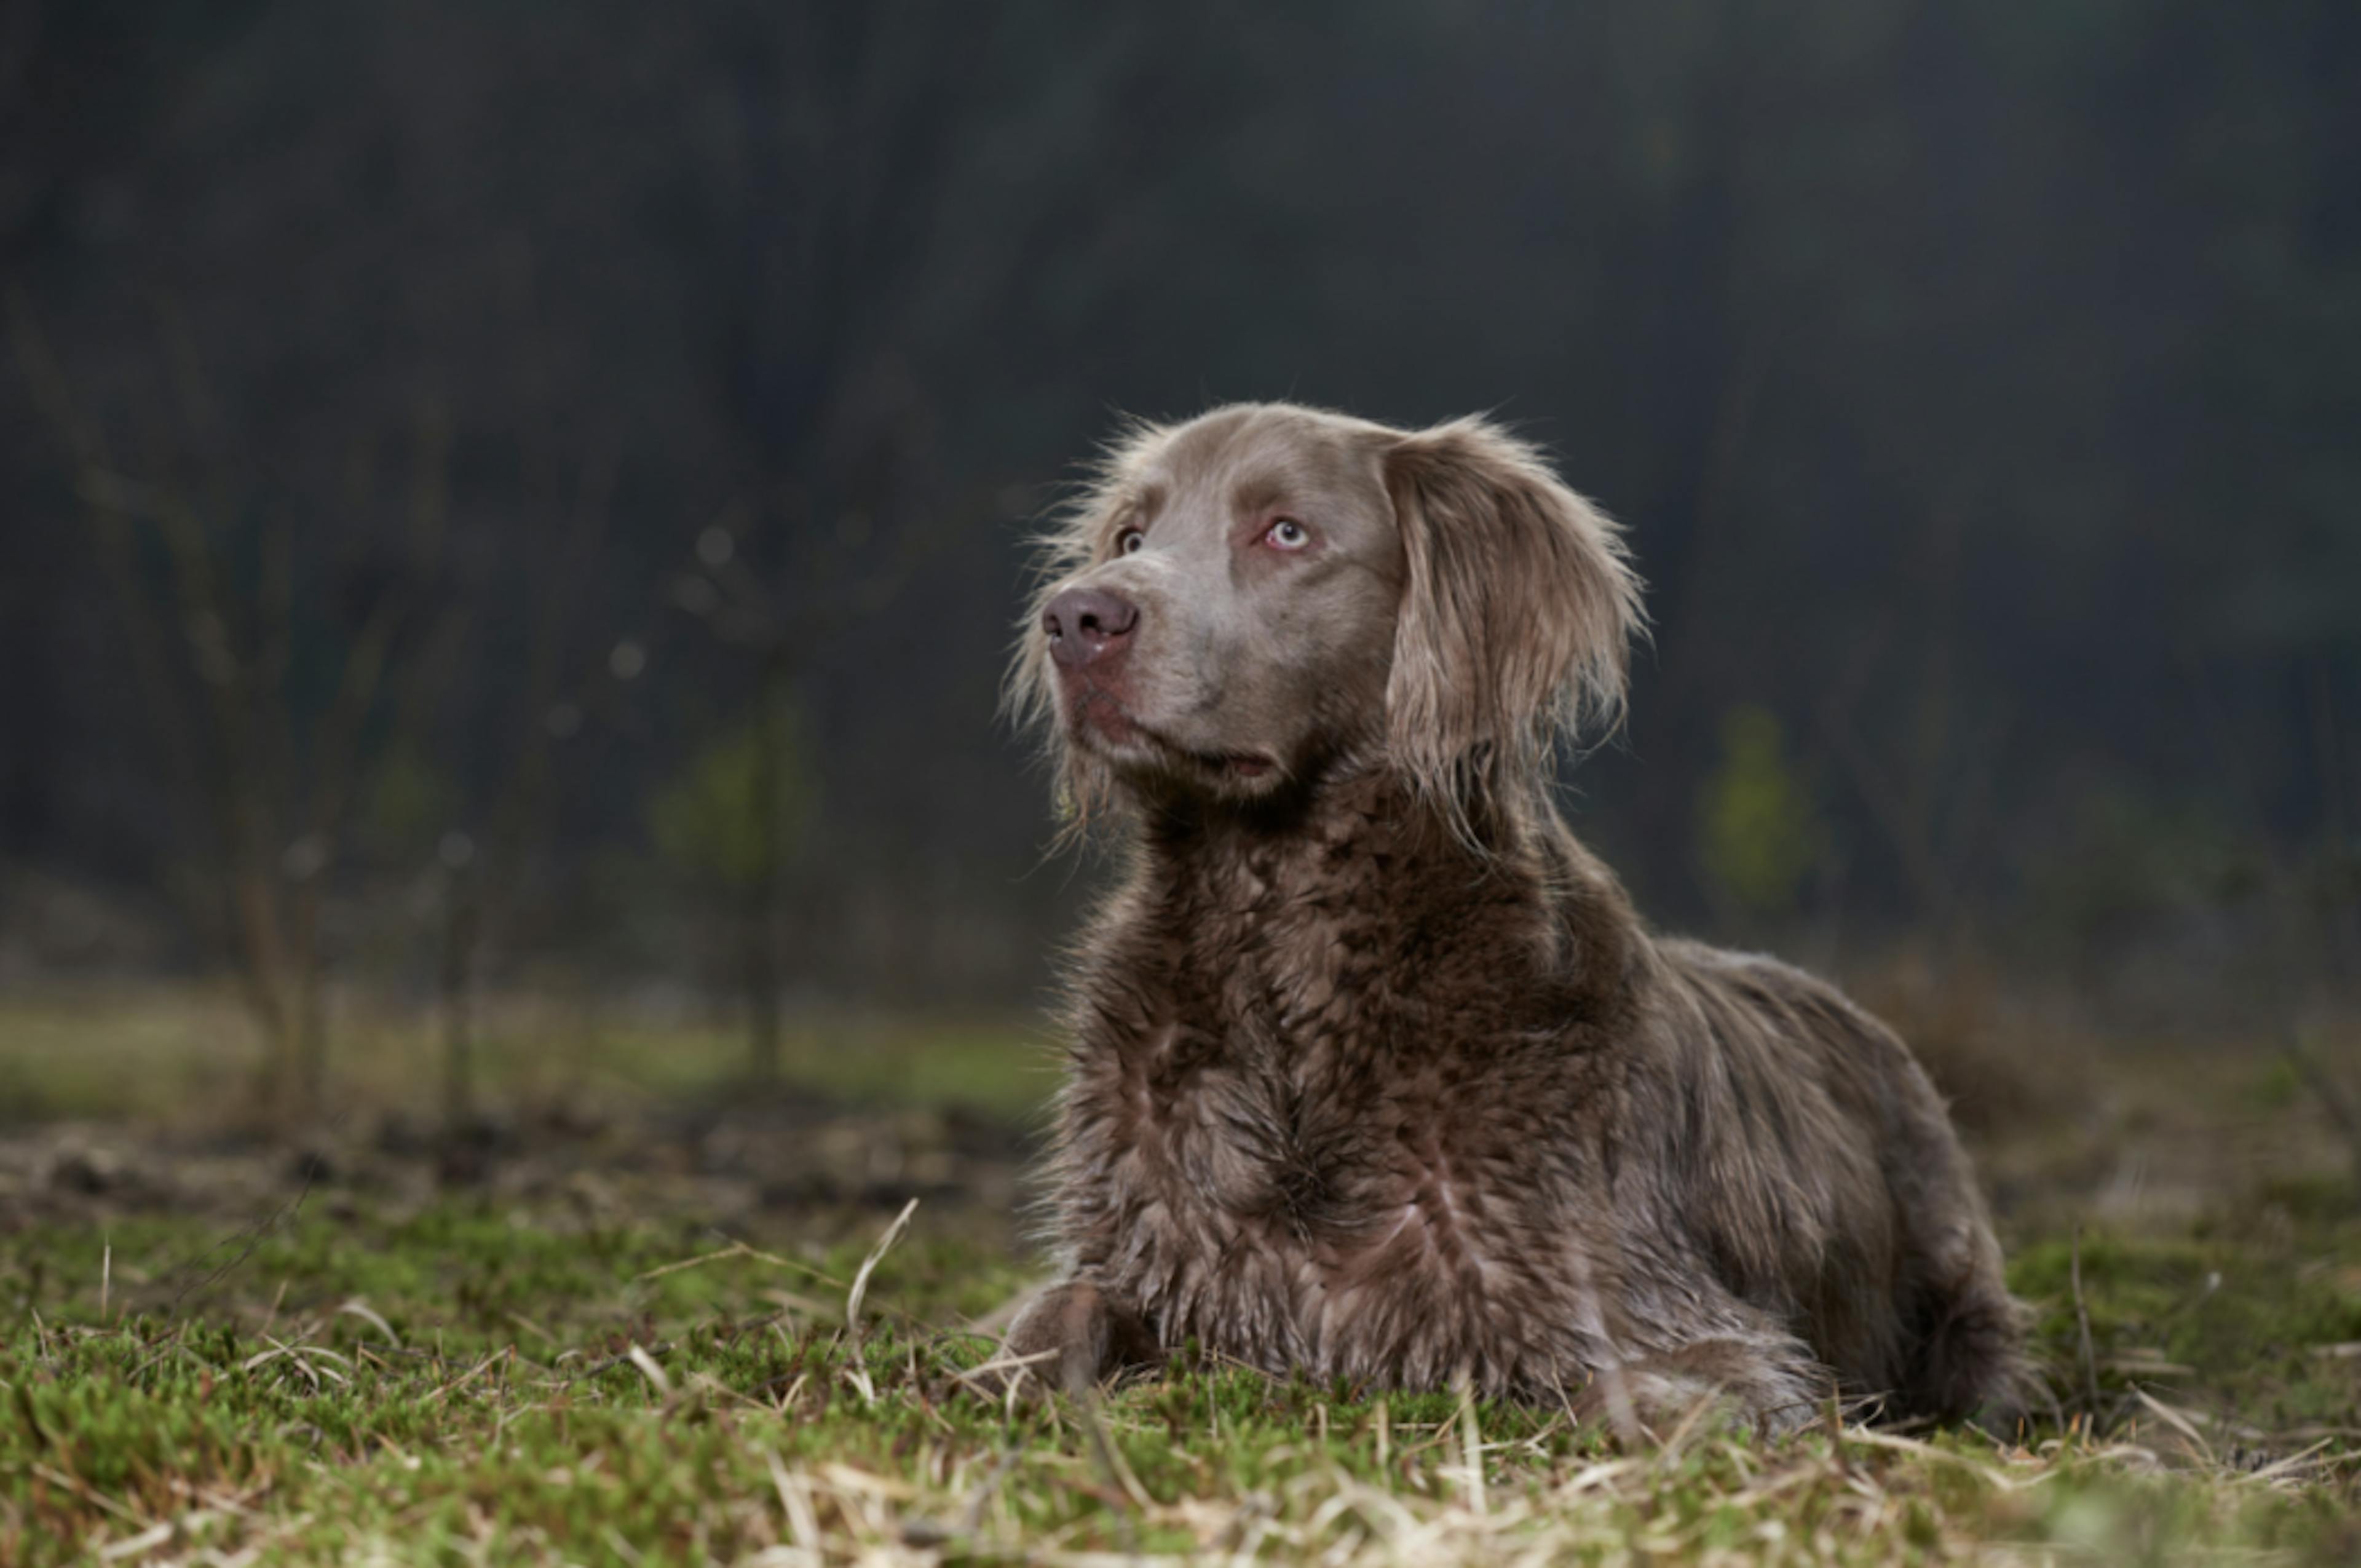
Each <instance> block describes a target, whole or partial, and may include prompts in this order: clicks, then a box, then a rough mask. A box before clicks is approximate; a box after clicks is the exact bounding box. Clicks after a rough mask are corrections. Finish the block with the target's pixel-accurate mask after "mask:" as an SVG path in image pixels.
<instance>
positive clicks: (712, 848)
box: [648, 704, 815, 887]
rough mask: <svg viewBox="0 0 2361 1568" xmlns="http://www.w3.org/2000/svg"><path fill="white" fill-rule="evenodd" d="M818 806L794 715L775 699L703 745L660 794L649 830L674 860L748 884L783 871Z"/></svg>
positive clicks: (650, 810)
mask: <svg viewBox="0 0 2361 1568" xmlns="http://www.w3.org/2000/svg"><path fill="white" fill-rule="evenodd" d="M766 725H767V726H768V727H769V728H768V729H767V731H766V730H765V729H764V728H763V727H764V726H766ZM814 805H815V802H814V799H813V791H812V788H811V785H810V782H809V778H808V774H807V770H806V769H805V768H804V766H803V764H802V760H801V754H800V751H799V749H798V747H797V744H796V725H795V722H794V718H793V716H792V714H791V713H790V712H789V710H788V709H787V708H786V707H785V705H784V704H774V705H771V707H769V708H768V710H767V711H766V712H765V713H763V714H762V715H759V716H758V717H757V718H754V719H753V720H752V721H751V722H749V723H747V724H746V725H744V726H742V727H741V728H740V729H736V730H733V731H732V732H730V734H728V735H726V736H724V737H723V738H722V739H720V740H717V741H715V742H714V743H713V744H711V745H709V746H708V747H706V748H705V749H704V750H703V751H699V752H697V755H696V756H694V757H692V758H691V759H690V760H689V762H688V765H687V766H686V767H685V768H684V769H682V770H681V772H680V773H678V774H677V775H675V777H674V778H673V779H672V780H671V781H670V782H669V783H667V784H665V785H664V787H663V788H662V789H661V790H659V791H658V792H657V793H656V796H655V799H654V800H653V803H651V805H650V806H649V807H648V831H649V835H650V837H651V838H653V839H654V840H655V845H656V849H657V850H659V851H660V852H661V853H662V854H663V855H664V858H665V859H666V860H668V861H672V862H673V863H674V864H675V865H677V866H680V867H682V868H684V869H686V870H688V871H693V872H698V873H699V874H702V875H705V876H709V877H712V878H714V879H716V880H718V881H719V882H721V883H724V884H725V885H728V886H730V887H748V886H752V884H754V883H757V882H760V881H761V880H763V878H764V877H766V876H769V875H771V874H773V873H774V872H777V870H778V869H779V867H780V865H781V864H782V863H784V861H785V860H786V859H787V857H788V856H789V855H790V854H791V853H792V852H793V850H795V848H796V846H797V845H798V844H799V843H800V842H801V841H802V839H803V837H804V834H805V832H806V830H807V827H808V824H809V819H810V817H812V815H813V809H814Z"/></svg>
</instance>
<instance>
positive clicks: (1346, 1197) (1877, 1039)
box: [995, 403, 2026, 1431]
mask: <svg viewBox="0 0 2361 1568" xmlns="http://www.w3.org/2000/svg"><path fill="white" fill-rule="evenodd" d="M1642 630H1643V627H1642V609H1641V590H1640V584H1639V581H1638V578H1637V577H1636V576H1635V575H1634V573H1633V570H1632V567H1631V561H1630V558H1629V556H1628V554H1627V552H1626V549H1625V546H1624V543H1623V539H1622V535H1621V532H1620V530H1619V529H1618V528H1617V526H1616V525H1614V524H1613V523H1612V522H1610V521H1609V520H1608V519H1607V518H1606V517H1604V516H1603V515H1602V514H1601V513H1600V512H1599V511H1598V510H1597V509H1595V508H1594V507H1592V506H1591V505H1590V504H1589V503H1588V502H1587V501H1585V500H1584V499H1582V498H1581V497H1579V496H1577V495H1576V494H1575V493H1574V492H1573V491H1572V490H1571V489H1569V488H1566V486H1565V484H1564V483H1562V482H1561V481H1560V480H1559V479H1558V477H1556V476H1555V474H1554V473H1553V471H1552V470H1551V468H1550V466H1549V465H1548V464H1547V463H1546V462H1545V461H1544V459H1543V456H1542V455H1540V454H1539V453H1538V452H1537V451H1536V450H1535V449H1534V448H1533V447H1532V446H1530V445H1528V444H1524V443H1523V442H1521V441H1520V440H1518V439H1516V438H1515V437H1513V436H1512V435H1510V433H1507V432H1505V431H1504V430H1502V429H1501V428H1499V426H1498V425H1496V424H1494V423H1492V422H1488V421H1486V420H1482V419H1465V420H1460V421H1456V422H1450V423H1445V424H1441V425H1437V426H1434V427H1433V428H1430V429H1425V430H1420V431H1415V432H1411V431H1404V430H1398V429H1392V428H1389V427H1387V426H1384V425H1379V424H1375V423H1371V422H1366V421H1362V420H1358V419H1354V418H1350V417H1346V416H1345V415H1341V414H1336V413H1331V412H1326V411H1318V410H1313V409H1308V408H1302V407H1298V406H1293V405H1290V404H1281V403H1261V404H1242V405H1233V406H1228V407H1223V408H1217V409H1215V410H1213V411H1211V412H1208V413H1206V414H1203V415H1202V416H1201V417H1199V418H1196V419H1193V420H1191V421H1189V422H1185V423H1181V424H1178V425H1170V426H1168V425H1159V424H1140V425H1137V426H1136V427H1134V428H1132V429H1130V430H1128V431H1127V432H1126V433H1124V434H1123V435H1122V436H1121V437H1120V438H1119V439H1118V440H1117V441H1116V442H1115V444H1113V445H1112V446H1111V447H1110V448H1109V451H1108V454H1107V455H1106V457H1105V460H1104V463H1103V465H1102V466H1101V467H1100V469H1099V470H1098V472H1097V474H1096V477H1095V479H1094V481H1093V483H1091V484H1090V485H1089V486H1088V487H1087V489H1086V492H1085V493H1084V495H1083V496H1082V500H1081V503H1080V504H1079V505H1077V506H1076V507H1074V508H1072V509H1071V511H1070V512H1069V513H1068V514H1067V515H1066V516H1065V518H1064V520H1063V521H1062V522H1061V523H1060V524H1059V525H1058V526H1057V527H1056V528H1055V529H1054V531H1053V532H1052V533H1051V534H1050V536H1049V540H1048V541H1047V570H1046V571H1045V572H1044V574H1043V584H1042V587H1040V590H1039V592H1038V597H1037V598H1035V600H1034V602H1033V604H1032V606H1031V608H1030V609H1029V611H1028V613H1027V617H1026V619H1025V620H1024V622H1023V623H1022V630H1021V636H1020V642H1019V648H1018V652H1017V656H1016V666H1015V670H1014V672H1013V674H1012V676H1011V684H1010V694H1011V699H1012V703H1013V705H1014V707H1016V709H1017V710H1018V711H1019V713H1020V714H1021V715H1023V716H1025V717H1026V718H1028V719H1030V720H1036V721H1038V722H1039V723H1040V724H1041V725H1042V726H1043V727H1044V729H1046V730H1047V732H1048V734H1049V737H1050V740H1051V750H1052V754H1053V756H1054V759H1055V767H1056V770H1057V773H1058V778H1059V793H1060V799H1061V803H1062V806H1063V809H1064V810H1065V812H1066V814H1067V816H1068V817H1069V819H1070V822H1071V824H1072V825H1074V827H1075V828H1076V830H1077V831H1087V830H1088V829H1089V828H1090V827H1091V825H1094V824H1108V823H1112V824H1114V825H1115V829H1116V833H1117V835H1118V841H1119V843H1120V844H1121V847H1122V848H1121V854H1122V860H1123V863H1124V868H1125V869H1124V873H1123V876H1122V880H1121V885H1120V887H1119V889H1118V890H1117V891H1115V893H1114V894H1113V895H1112V896H1111V897H1110V898H1108V899H1107V900H1106V901H1105V902H1104V904H1103V905H1100V906H1099V907H1098V908H1097V910H1096V911H1095V913H1093V915H1092V916H1090V917H1089V919H1088V922H1087V924H1086V925H1085V927H1084V928H1083V930H1082V936H1081V939H1080V941H1079V944H1078V947H1077V951H1076V953H1075V955H1074V959H1073V961H1072V963H1071V972H1070V974H1069V976H1068V979H1067V985H1066V993H1067V997H1068V1008H1067V1012H1068V1016H1067V1018H1066V1026H1067V1031H1068V1034H1069V1036H1070V1047H1069V1061H1068V1073H1067V1082H1066V1085H1065V1088H1064V1091H1063V1094H1062V1098H1061V1101H1060V1110H1059V1113H1058V1126H1057V1132H1056V1135H1055V1138H1054V1144H1053V1147H1052V1152H1051V1155H1050V1157H1049V1162H1048V1168H1047V1185H1048V1201H1047V1208H1048V1212H1049V1227H1048V1228H1049V1231H1050V1233H1051V1236H1052V1239H1053V1241H1054V1244H1055V1247H1056V1250H1057V1253H1058V1255H1059V1256H1060V1263H1061V1274H1060V1278H1059V1280H1058V1282H1057V1283H1055V1284H1054V1285H1052V1286H1051V1287H1049V1288H1047V1289H1046V1290H1045V1291H1044V1292H1042V1293H1041V1294H1040V1295H1038V1297H1037V1298H1036V1299H1033V1300H1032V1302H1031V1303H1030V1304H1029V1305H1028V1306H1027V1307H1026V1308H1025V1309H1024V1310H1022V1311H1021V1312H1020V1313H1019V1315H1018V1316H1017V1317H1016V1320H1015V1321H1014V1322H1013V1323H1012V1324H1011V1326H1010V1328H1009V1330H1008V1333H1007V1337H1006V1340H1005V1344H1004V1346H1003V1350H1002V1354H1000V1356H999V1357H997V1358H996V1360H995V1365H998V1366H1000V1367H1003V1368H1009V1367H1016V1368H1021V1369H1022V1370H1020V1371H1019V1372H1017V1373H1016V1375H1015V1376H1016V1377H1017V1378H1018V1380H1019V1381H1021V1380H1022V1379H1023V1377H1024V1376H1026V1375H1027V1373H1029V1374H1031V1375H1032V1376H1036V1377H1037V1378H1038V1380H1039V1382H1040V1383H1042V1384H1048V1385H1053V1386H1059V1387H1064V1388H1067V1389H1070V1390H1080V1389H1082V1388H1084V1387H1089V1386H1092V1385H1094V1384H1096V1383H1097V1382H1099V1381H1100V1380H1102V1379H1104V1378H1107V1377H1109V1376H1113V1375H1115V1374H1117V1373H1119V1372H1121V1371H1123V1370H1125V1369H1126V1368H1127V1367H1132V1366H1143V1365H1152V1364H1154V1363H1155V1362H1156V1361H1157V1360H1158V1359H1159V1357H1160V1356H1162V1355H1164V1354H1167V1353H1169V1352H1170V1351H1172V1350H1174V1349H1175V1348H1176V1347H1179V1346H1181V1345H1183V1344H1185V1343H1191V1342H1194V1343H1196V1344H1197V1345H1198V1346H1199V1347H1201V1349H1202V1352H1204V1353H1207V1354H1212V1355H1213V1356H1216V1357H1223V1358H1228V1359H1232V1360H1235V1361H1237V1362H1241V1363H1244V1364H1246V1365H1251V1366H1255V1367H1259V1368H1263V1369H1267V1370H1268V1371H1269V1372H1272V1373H1276V1374H1281V1375H1285V1374H1290V1373H1296V1372H1301V1373H1303V1374H1306V1375H1309V1376H1313V1377H1316V1378H1320V1379H1323V1380H1330V1379H1341V1380H1344V1381H1345V1383H1346V1384H1348V1385H1351V1386H1357V1387H1401V1388H1438V1387H1468V1388H1472V1389H1474V1390H1476V1391H1478V1392H1481V1393H1483V1394H1486V1395H1488V1396H1492V1397H1501V1398H1522V1399H1546V1400H1550V1401H1556V1400H1560V1399H1565V1400H1569V1401H1572V1402H1574V1403H1575V1405H1576V1408H1577V1409H1580V1410H1581V1411H1582V1412H1583V1413H1584V1414H1585V1415H1586V1416H1588V1417H1597V1418H1605V1419H1608V1420H1612V1421H1614V1422H1616V1423H1617V1424H1619V1425H1620V1426H1622V1427H1624V1428H1625V1429H1627V1430H1628V1429H1629V1428H1631V1426H1633V1425H1642V1426H1647V1425H1653V1424H1654V1423H1661V1422H1664V1421H1668V1420H1677V1419H1678V1418H1679V1417H1680V1416H1681V1415H1682V1414H1683V1413H1686V1411H1689V1410H1691V1409H1695V1408H1696V1407H1697V1404H1698V1403H1699V1402H1700V1401H1705V1400H1715V1401H1719V1402H1721V1403H1723V1404H1724V1405H1726V1406H1727V1407H1729V1408H1730V1409H1731V1410H1732V1411H1733V1412H1734V1413H1735V1414H1736V1415H1737V1416H1738V1417H1739V1418H1741V1419H1742V1420H1745V1421H1747V1422H1750V1423H1752V1425H1753V1426H1754V1427H1756V1428H1757V1429H1759V1430H1761V1431H1780V1430H1784V1429H1787V1428H1792V1427H1794V1426H1796V1425H1799V1424H1802V1423H1804V1422H1806V1421H1808V1420H1813V1419H1815V1418H1824V1417H1825V1415H1826V1412H1827V1411H1828V1408H1829V1401H1830V1399H1831V1398H1844V1399H1848V1400H1851V1401H1856V1402H1857V1406H1856V1408H1860V1407H1861V1406H1866V1407H1867V1408H1868V1409H1870V1410H1871V1411H1872V1413H1873V1414H1879V1415H1882V1416H1883V1417H1885V1418H1888V1419H1903V1418H1920V1417H1925V1418H1934V1419H1937V1420H1960V1419H1963V1418H1969V1417H1972V1416H1975V1415H1976V1414H1978V1413H1979V1412H1984V1413H1986V1414H1987V1415H1990V1414H1993V1413H2001V1412H2006V1411H2009V1410H2012V1409H2017V1408H2019V1399H2020V1396H2021V1391H2022V1389H2023V1388H2024V1387H2025V1378H2026V1366H2025V1361H2024V1354H2023V1342H2024V1332H2025V1321H2024V1313H2023V1310H2022V1309H2021V1308H2020V1307H2019V1305H2018V1304H2017V1303H2016V1302H2015V1301H2014V1300H2013V1299H2011V1298H2010V1296H2009V1294H2008V1291H2007V1288H2006V1286H2005V1284H2004V1279H2003V1276H2002V1261H2001V1252H2000V1248H1999V1246H1998V1245H1997V1243H1996V1242H1995V1241H1994V1239H1993V1231H1992V1225H1991V1223H1990V1220H1989V1218H1988V1216H1987V1213H1986V1211H1985V1208H1984V1205H1983V1202H1982V1198H1981V1197H1980V1196H1979V1194H1978V1191H1977V1188H1976V1184H1975V1180H1974V1177H1973V1174H1972V1172H1971V1168H1970V1165H1969V1161H1968V1158H1967V1157H1966V1155H1965V1154H1964V1153H1963V1151H1962V1150H1961V1148H1960V1143H1959V1140H1958V1138H1957V1136H1956V1135H1955V1134H1954V1132H1953V1130H1952V1128H1951V1125H1950V1124H1949V1118H1948V1116H1947V1114H1946V1112H1945V1109H1944V1105H1943V1102H1942V1101H1941V1100H1940V1098H1939V1097H1938V1095H1937V1093H1936V1091H1935V1090H1934V1088H1933V1087H1932V1085H1931V1084H1930V1083H1929V1082H1928V1080H1927V1077H1926V1075H1925V1074H1924V1073H1923V1072H1922V1071H1921V1070H1920V1069H1919V1068H1918V1066H1917V1064H1916V1062H1915V1061H1914V1060H1913V1059H1912V1058H1911V1056H1910V1054H1909V1052H1908V1050H1907V1049H1906V1048H1905V1047H1904V1046H1903V1045H1902V1043H1901V1042H1900V1041H1899V1040H1898V1039H1897V1038H1896V1037H1895V1036H1894V1035H1893V1034H1892V1033H1891V1032H1889V1031H1888V1030H1887V1029H1886V1028H1885V1027H1883V1025H1880V1024H1879V1023H1878V1022H1877V1021H1876V1020H1875V1019H1873V1018H1872V1017H1870V1016H1869V1015H1868V1014H1865V1013H1863V1012H1862V1011H1861V1009H1859V1008H1857V1007H1855V1006H1854V1005H1853V1004H1852V1003H1850V1002H1848V1001H1847V1000H1846V999H1845V998H1844V997H1843V996H1842V995H1841V994H1839V992H1837V991H1836V990H1834V989H1833V988H1831V987H1830V986H1828V985H1827V984H1825V983H1823V982H1822V981H1817V980H1815V979H1813V978H1812V977H1810V976H1808V975H1806V974H1804V973H1802V972H1800V971H1798V970H1794V969H1791V968H1788V967H1787V966H1785V965H1784V964H1781V963H1779V962H1777V961H1775V960H1773V959H1768V958H1763V957H1758V956H1753V955H1748V954H1741V953H1733V952H1726V951H1721V950H1718V949H1715V948H1709V947H1706V946H1703V945H1700V944H1697V943H1695V942H1690V941H1685V940H1678V939H1674V938H1665V937H1662V936H1659V935H1657V934H1655V933H1654V932H1653V931H1651V930H1650V929H1649V928H1648V927H1647V926H1646V925H1644V924H1643V923H1642V920H1641V919H1640V918H1639V916H1637V915H1636V914H1635V913H1634V911H1633V908H1632V906H1631V902H1630V901H1629V899H1628V898H1627V897H1626V895H1625V894H1624V891H1623V889H1622V887H1621V886H1620V883H1618V882H1617V880H1616V878H1615V877H1614V875H1613V874H1612V873H1611V872H1609V870H1608V869H1607V868H1606V867H1605V866H1604V865H1602V864H1601V863H1600V862H1599V861H1598V860H1597V859H1595V858H1594V857H1593V856H1592V855H1591V854H1590V853H1588V852H1587V850H1585V849H1584V848H1583V847H1582V845H1581V844H1580V843H1578V842H1577V841H1576V839H1575V837H1574V836H1573V834H1572V832H1571V831H1570V830H1569V829H1568V828H1567V827H1566V825H1565V821H1564V820H1563V818H1562V817H1561V816H1560V815H1559V813H1558V810H1557V808H1556V806H1555V804H1554V797H1553V794H1552V790H1551V769H1550V762H1551V759H1552V757H1553V756H1554V755H1555V754H1556V751H1557V750H1558V748H1559V747H1560V745H1561V743H1562V742H1563V741H1565V740H1566V739H1567V738H1569V737H1571V736H1574V735H1576V734H1578V733H1580V732H1582V730H1583V729H1584V728H1585V727H1586V726H1587V725H1590V724H1595V723H1609V722H1611V721H1613V720H1614V719H1615V718H1617V717H1618V716H1619V715H1620V708H1621V705H1622V702H1623V696H1624V690H1625V684H1626V669H1627V659H1628V652H1627V651H1628V649H1629V647H1630V644H1631V641H1632V640H1633V638H1634V637H1635V636H1636V635H1638V634H1640V633H1641V631H1642Z"/></svg>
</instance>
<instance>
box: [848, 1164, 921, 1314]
mask: <svg viewBox="0 0 2361 1568" xmlns="http://www.w3.org/2000/svg"><path fill="white" fill-rule="evenodd" d="M917 1212H918V1201H917V1199H916V1198H913V1199H911V1200H910V1201H908V1202H907V1203H905V1204H903V1205H902V1212H900V1213H898V1214H896V1215H895V1216H894V1223H892V1224H890V1225H888V1226H886V1227H885V1234H884V1235H882V1236H880V1237H878V1238H877V1245H875V1246H873V1247H872V1248H870V1249H869V1255H868V1256H867V1257H864V1258H862V1260H861V1271H860V1272H859V1273H857V1274H855V1275H854V1276H853V1277H852V1289H851V1293H850V1294H848V1295H847V1296H846V1297H845V1299H844V1327H845V1332H848V1333H850V1334H851V1336H852V1343H855V1344H859V1343H861V1303H862V1299H863V1298H865V1297H866V1296H867V1295H868V1294H869V1277H870V1276H871V1275H872V1274H874V1273H875V1272H876V1271H877V1264H878V1261H879V1260H880V1259H882V1258H883V1257H884V1255H885V1254H886V1253H887V1252H888V1251H889V1250H890V1249H891V1248H892V1247H893V1245H894V1244H895V1242H897V1241H900V1240H901V1239H902V1233H903V1232H904V1231H906V1230H908V1229H909V1228H910V1216H911V1215H913V1214H915V1213H917Z"/></svg>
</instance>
